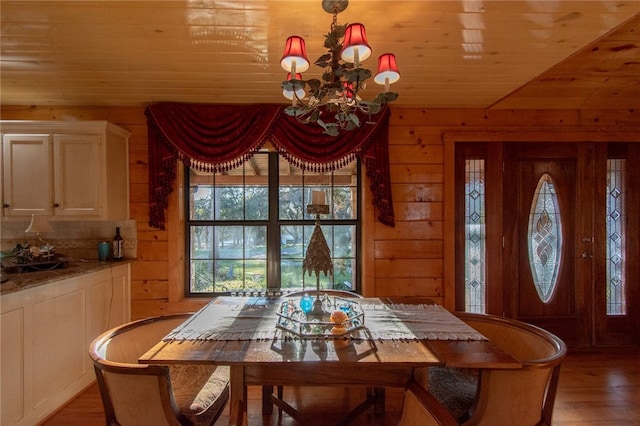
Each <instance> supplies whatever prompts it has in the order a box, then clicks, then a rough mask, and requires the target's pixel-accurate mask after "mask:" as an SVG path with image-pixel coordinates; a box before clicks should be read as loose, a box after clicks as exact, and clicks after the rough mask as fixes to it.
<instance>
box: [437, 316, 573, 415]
mask: <svg viewBox="0 0 640 426" xmlns="http://www.w3.org/2000/svg"><path fill="white" fill-rule="evenodd" d="M456 316H457V317H458V318H460V319H461V320H463V321H464V322H466V323H467V324H469V325H470V326H471V327H473V328H475V329H476V330H478V331H479V332H480V333H482V334H483V335H484V336H485V337H487V338H488V339H489V340H491V342H493V343H494V344H495V345H496V346H498V347H499V348H500V349H502V350H504V351H505V352H507V353H509V354H510V355H511V356H513V357H514V358H516V359H517V360H519V361H520V362H521V363H522V368H521V369H516V370H500V369H481V370H480V371H479V372H478V382H477V383H478V385H477V391H476V394H475V400H474V401H473V404H472V406H471V408H470V409H469V411H468V414H467V416H465V417H466V418H464V417H463V418H462V419H461V420H462V424H463V425H469V426H471V425H492V426H500V425H513V424H515V423H517V424H518V425H550V424H551V417H552V414H553V406H554V403H555V397H556V391H557V387H558V378H559V375H560V365H561V363H562V360H563V359H564V357H565V356H566V353H567V347H566V345H565V344H564V342H563V341H562V340H561V339H559V338H558V337H557V336H555V335H553V334H552V333H549V332H548V331H546V330H543V329H541V328H539V327H536V326H533V325H530V324H526V323H524V322H521V321H516V320H512V319H508V318H501V317H498V316H493V315H484V314H474V313H466V312H458V313H456ZM433 385H434V386H432V389H431V391H432V393H433V394H434V395H435V396H436V397H437V398H438V399H439V400H440V401H443V399H446V397H447V395H438V392H437V391H436V390H435V389H433V388H435V387H436V384H435V383H433ZM459 420H460V419H459ZM514 422H515V423H514Z"/></svg>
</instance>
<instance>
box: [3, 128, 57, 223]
mask: <svg viewBox="0 0 640 426" xmlns="http://www.w3.org/2000/svg"><path fill="white" fill-rule="evenodd" d="M49 140H50V139H49V135H16V134H6V135H4V136H3V137H2V148H3V170H2V172H3V190H4V200H3V208H4V209H3V210H4V214H5V216H29V215H32V214H36V215H49V214H50V213H51V163H50V161H49V158H50V143H49Z"/></svg>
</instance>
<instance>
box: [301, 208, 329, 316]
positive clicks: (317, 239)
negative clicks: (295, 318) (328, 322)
mask: <svg viewBox="0 0 640 426" xmlns="http://www.w3.org/2000/svg"><path fill="white" fill-rule="evenodd" d="M307 213H309V214H315V215H316V224H315V227H314V229H313V234H311V239H310V240H309V246H308V247H307V253H306V255H305V257H304V261H303V262H302V271H303V275H304V273H305V272H308V273H309V275H311V273H312V272H315V274H316V290H317V291H316V300H315V301H314V302H313V309H311V311H310V312H309V313H308V314H307V316H309V317H310V318H316V319H318V320H322V319H324V318H326V317H328V316H329V315H330V314H331V313H330V312H326V311H325V310H324V309H323V307H322V300H320V272H324V275H325V277H326V276H327V275H329V274H330V275H333V262H331V251H330V250H329V246H328V245H327V240H326V239H325V238H324V234H323V233H322V229H321V228H320V215H321V214H328V213H329V206H328V205H327V204H309V205H307Z"/></svg>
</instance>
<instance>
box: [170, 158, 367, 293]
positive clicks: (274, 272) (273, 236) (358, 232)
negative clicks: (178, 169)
mask: <svg viewBox="0 0 640 426" xmlns="http://www.w3.org/2000/svg"><path fill="white" fill-rule="evenodd" d="M255 155H268V156H269V166H268V167H269V178H268V179H269V180H268V181H269V219H268V220H267V221H262V220H260V221H255V220H237V221H236V220H233V221H225V222H224V224H225V226H245V225H251V224H258V223H259V224H265V226H266V227H267V254H266V256H267V259H266V265H267V288H266V290H270V289H274V290H275V289H279V288H280V287H279V286H275V285H274V284H277V283H279V281H280V276H281V269H280V268H281V263H282V259H281V258H280V228H281V226H282V223H283V221H282V220H281V219H280V218H279V210H278V208H279V203H278V189H279V187H280V174H279V154H278V152H276V151H268V152H264V151H262V152H259V153H256V154H255ZM355 161H356V173H355V174H356V191H357V193H356V199H357V209H356V217H355V219H350V220H346V219H342V220H341V219H322V225H323V226H325V225H353V226H354V227H355V241H356V245H355V253H354V259H355V260H356V273H355V274H356V276H355V278H356V280H355V282H354V283H352V284H353V291H355V292H356V293H361V291H362V271H363V265H362V262H363V257H362V253H363V249H362V244H363V241H362V217H363V188H362V161H361V160H360V159H358V158H356V159H355ZM189 173H190V167H188V166H185V167H183V173H182V176H183V187H184V191H183V194H182V195H183V203H184V204H183V206H182V208H181V211H182V213H183V214H184V221H183V226H182V228H183V230H184V239H183V243H184V244H183V249H184V262H183V265H184V268H183V274H184V279H183V283H184V284H183V287H182V289H183V290H182V297H183V298H185V299H194V298H200V297H215V296H220V295H225V294H226V295H228V294H229V292H207V293H192V292H191V256H190V250H191V247H190V239H191V237H190V235H191V234H190V227H191V226H193V223H194V221H193V220H191V219H190V210H189V206H190V190H189V188H190V179H189ZM327 173H335V172H327ZM302 185H303V187H304V186H306V184H305V183H304V178H303V183H302ZM311 185H312V184H310V186H311ZM333 186H334V185H333V183H332V184H331V186H329V187H328V188H333ZM215 223H218V224H219V221H217V220H215V219H214V220H208V221H198V224H200V225H203V226H215ZM286 224H287V225H304V226H313V225H315V218H308V219H300V220H290V221H286ZM334 284H335V283H334Z"/></svg>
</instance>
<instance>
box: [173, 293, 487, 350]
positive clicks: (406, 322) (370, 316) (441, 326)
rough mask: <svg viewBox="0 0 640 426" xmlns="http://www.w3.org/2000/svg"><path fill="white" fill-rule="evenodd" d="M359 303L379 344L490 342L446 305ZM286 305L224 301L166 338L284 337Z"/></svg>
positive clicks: (251, 300)
mask: <svg viewBox="0 0 640 426" xmlns="http://www.w3.org/2000/svg"><path fill="white" fill-rule="evenodd" d="M357 302H358V303H360V306H361V307H362V310H363V311H364V322H365V328H366V330H367V333H365V334H366V335H368V336H369V338H371V339H374V340H380V341H385V340H424V339H427V340H487V339H486V338H485V337H484V336H483V335H482V334H480V333H479V332H477V331H476V330H474V329H473V328H471V327H470V326H469V325H467V324H466V323H464V322H463V321H461V320H460V319H458V318H457V317H456V316H455V315H453V314H452V313H451V312H449V311H447V310H446V309H445V308H444V307H442V306H440V305H408V304H385V303H382V302H381V301H380V299H377V298H373V299H357ZM280 303H281V299H275V300H273V299H266V298H259V297H246V298H230V297H229V298H228V297H224V298H218V299H216V300H214V301H212V302H211V303H209V304H208V305H206V306H205V307H204V308H202V309H201V310H200V311H198V312H197V313H196V314H195V315H194V316H193V317H191V318H190V319H189V320H188V321H186V322H185V323H183V324H181V325H180V326H179V327H177V328H176V329H174V330H173V331H172V332H171V333H169V334H168V335H167V336H166V337H165V338H164V339H163V340H165V341H173V340H273V339H278V338H283V337H285V335H286V336H289V334H288V333H287V332H286V331H283V330H280V329H278V328H276V326H275V324H276V319H277V315H276V309H277V307H278V306H279V304H280ZM321 338H322V339H331V338H333V337H324V336H323V337H321ZM336 338H342V337H336Z"/></svg>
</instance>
